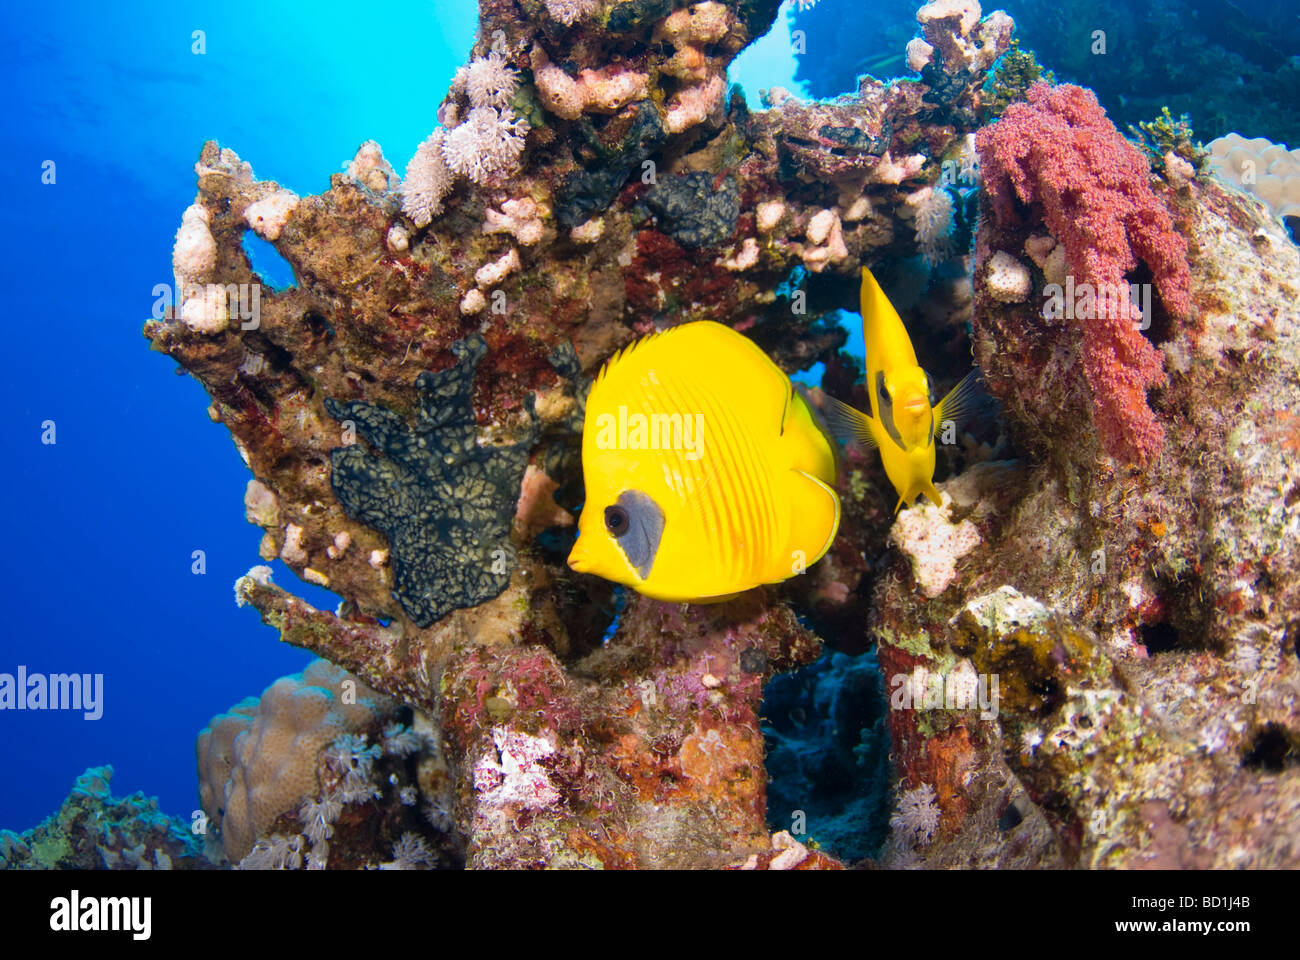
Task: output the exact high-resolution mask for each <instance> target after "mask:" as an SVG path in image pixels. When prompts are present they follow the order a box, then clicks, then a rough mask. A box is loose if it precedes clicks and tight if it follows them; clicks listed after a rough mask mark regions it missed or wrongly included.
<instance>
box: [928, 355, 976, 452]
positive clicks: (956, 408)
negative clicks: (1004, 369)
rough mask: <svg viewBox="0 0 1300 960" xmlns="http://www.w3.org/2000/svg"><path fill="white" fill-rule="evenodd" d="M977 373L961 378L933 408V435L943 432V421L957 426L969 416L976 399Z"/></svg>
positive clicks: (972, 372) (973, 372)
mask: <svg viewBox="0 0 1300 960" xmlns="http://www.w3.org/2000/svg"><path fill="white" fill-rule="evenodd" d="M978 382H979V371H978V370H972V371H971V372H970V373H968V374H966V376H964V377H962V378H961V382H959V383H958V384H957V386H955V387H953V388H952V389H951V390H949V391H948V395H947V396H946V397H944V398H943V399H942V400H940V401H939V403H938V405H937V406H936V407H935V408H934V435H935V436H936V437H937V436H938V435H939V434H940V432H941V431H942V430H943V424H944V421H945V420H952V421H953V422H954V423H956V424H957V425H958V426H960V425H961V422H962V421H963V420H964V419H966V418H967V417H969V416H970V414H971V412H972V411H973V410H974V409H975V401H976V400H977V399H978V388H977V386H976V384H977V383H978Z"/></svg>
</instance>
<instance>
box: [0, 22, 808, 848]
mask: <svg viewBox="0 0 1300 960" xmlns="http://www.w3.org/2000/svg"><path fill="white" fill-rule="evenodd" d="M476 28H477V8H476V6H475V4H474V3H473V2H472V0H444V2H441V3H436V4H435V3H432V2H422V3H407V4H375V5H372V6H370V7H366V6H365V5H358V4H356V3H355V2H348V3H342V2H337V0H312V2H310V3H306V2H294V3H267V2H265V0H262V2H251V0H242V2H231V3H223V4H220V5H216V4H199V3H176V4H164V3H161V2H159V3H146V2H140V0H134V2H132V0H127V2H115V3H112V4H103V3H99V2H93V3H92V2H79V3H56V4H54V5H48V4H47V5H38V4H18V3H5V4H2V5H0V36H3V37H5V38H6V40H7V41H8V42H7V44H6V50H5V57H4V59H3V61H2V62H0V89H3V90H4V91H5V100H6V107H5V116H4V122H3V123H0V177H2V180H0V183H2V184H3V189H4V193H3V199H2V200H0V237H2V238H3V239H2V240H0V243H3V257H0V263H3V271H4V272H3V275H2V279H3V284H4V287H3V289H4V291H5V292H6V294H7V296H8V299H7V300H6V301H5V303H4V310H3V318H4V319H3V323H4V340H3V344H4V350H5V359H6V361H7V362H6V363H5V364H4V367H3V374H2V376H0V385H2V386H0V398H2V399H3V404H2V405H0V440H2V441H3V447H2V448H0V449H3V452H4V463H3V467H0V491H3V504H4V507H5V508H6V509H5V518H4V520H3V522H2V523H0V532H2V535H3V543H2V544H0V557H2V558H3V559H2V560H0V564H2V566H0V572H2V574H3V577H2V579H0V585H3V588H4V590H5V600H6V602H7V604H8V605H7V608H6V610H5V612H4V619H3V625H2V626H0V672H4V673H13V672H14V671H15V669H16V668H17V666H18V665H19V664H24V665H26V667H27V668H28V670H29V671H31V672H41V673H47V674H48V673H63V672H74V671H75V672H78V673H102V674H104V684H105V688H106V689H105V710H104V716H103V718H102V719H100V720H98V721H94V722H90V721H86V720H84V719H82V717H81V714H80V713H76V714H73V713H59V712H52V711H46V712H40V713H34V712H13V711H3V712H0V827H6V828H10V829H15V830H23V829H26V828H27V827H31V826H33V825H35V824H36V823H37V822H39V821H40V820H41V819H42V818H44V817H45V816H47V815H48V814H50V813H51V812H53V811H54V810H55V809H56V808H57V807H58V805H59V803H60V802H61V800H62V799H63V797H64V796H65V795H66V794H67V792H68V789H69V788H70V787H71V786H72V783H73V780H74V778H75V777H76V776H77V775H78V774H79V773H81V772H82V770H84V769H85V768H86V767H88V766H91V765H97V764H101V763H112V764H113V765H114V766H115V767H116V770H117V774H116V777H115V779H114V782H113V786H114V792H115V793H118V794H123V793H128V792H131V791H134V790H144V791H145V792H146V793H149V794H157V795H158V796H159V797H160V800H161V802H162V807H163V809H164V810H166V811H168V812H170V813H173V814H177V815H181V816H183V817H186V818H188V816H189V813H190V811H191V810H193V809H194V808H195V806H197V801H196V796H197V785H196V779H195V772H194V738H195V736H196V734H197V733H198V731H199V730H200V729H201V728H202V727H204V726H205V725H206V724H207V722H208V719H209V718H210V717H211V716H212V715H213V714H215V713H219V712H222V711H224V710H225V709H227V708H228V707H229V706H230V705H231V704H233V703H235V702H237V701H238V700H240V699H241V698H243V697H245V696H248V695H250V694H257V693H260V692H261V691H262V690H263V689H264V688H265V687H266V686H268V685H269V684H270V683H271V682H272V681H273V680H275V678H276V677H279V676H281V675H283V674H286V673H292V672H294V671H296V670H298V669H301V667H302V665H303V664H305V663H306V662H307V660H308V657H307V655H306V654H304V653H302V652H301V651H297V650H294V649H291V648H288V647H283V646H281V645H280V644H279V643H278V641H277V638H276V634H275V632H274V631H273V630H271V629H270V628H268V627H265V626H263V625H262V624H261V623H260V621H259V620H258V618H257V615H256V614H255V613H254V612H252V611H251V610H249V609H244V610H240V609H237V608H236V607H235V604H234V602H233V593H232V589H231V588H232V585H233V583H234V581H235V579H236V578H237V577H238V576H240V575H241V574H243V573H244V572H245V571H246V570H247V569H248V568H249V567H250V566H251V565H253V564H257V563H260V562H261V560H260V559H259V558H258V556H257V545H258V541H259V540H260V537H261V532H260V530H258V529H257V528H256V527H252V526H250V525H248V524H247V523H246V522H245V520H244V509H243V491H244V486H245V484H246V483H247V481H248V479H249V473H248V471H247V470H246V469H245V468H244V466H243V463H242V461H241V460H240V458H239V456H238V454H237V453H236V451H235V449H234V447H233V444H232V443H231V440H230V437H229V435H228V434H227V433H226V431H225V429H224V428H222V427H220V426H218V425H216V424H213V423H212V422H211V421H210V420H209V419H208V417H207V414H206V413H205V410H206V408H207V404H208V398H207V395H206V394H205V393H204V391H203V390H202V388H201V387H200V386H199V385H198V383H197V382H195V381H194V380H192V379H191V378H189V377H188V376H180V377H178V376H176V375H175V370H176V364H175V363H174V362H172V361H170V360H168V359H167V358H166V357H164V356H162V355H161V354H158V353H154V352H152V351H150V350H149V348H148V343H147V341H145V340H144V339H143V337H142V336H141V332H140V331H141V327H142V326H143V323H144V321H145V320H146V319H147V318H148V317H149V316H150V311H151V308H152V304H153V295H152V292H151V291H152V289H153V287H154V285H155V284H158V283H171V282H172V276H171V247H172V241H173V238H174V236H175V233H176V230H177V228H178V227H179V225H180V215H181V211H183V210H184V209H185V207H186V206H188V205H189V203H190V202H191V201H192V200H193V198H194V194H195V178H194V162H195V160H196V159H197V157H198V153H199V148H200V147H201V146H202V144H203V141H204V140H207V139H216V140H218V141H220V142H221V144H222V145H223V146H229V147H232V148H233V149H235V150H236V151H237V152H238V153H239V155H240V156H241V157H242V158H243V159H244V160H246V161H248V162H249V163H251V164H252V165H253V169H254V171H255V172H256V174H257V175H258V176H259V177H262V178H267V179H274V180H277V181H279V182H280V183H281V184H283V185H284V186H286V187H288V188H289V189H292V190H294V191H295V192H297V193H299V194H302V195H305V194H309V193H319V192H321V191H322V190H325V189H327V187H328V185H329V175H330V173H332V172H335V171H338V170H340V169H341V168H342V167H343V166H344V165H345V164H346V163H347V161H348V160H349V159H351V157H352V155H353V153H354V152H355V151H356V148H357V146H358V145H359V144H360V143H361V142H362V141H364V140H367V139H374V140H377V141H379V143H380V144H381V145H382V146H383V148H384V151H385V155H386V156H387V157H388V159H389V161H390V162H392V163H393V164H394V166H396V167H397V168H398V169H399V170H401V169H402V167H403V166H404V164H405V163H406V160H407V159H408V158H409V157H410V156H411V154H412V153H413V152H414V151H415V147H416V145H417V144H418V143H419V142H420V141H421V140H422V139H423V138H424V137H425V136H427V135H428V133H429V131H430V130H431V129H432V128H433V127H434V126H435V124H436V122H437V121H436V117H435V111H436V108H437V105H438V103H439V102H440V101H441V99H442V96H443V94H444V92H445V91H446V89H447V85H448V82H449V81H450V78H451V75H452V73H453V72H454V71H455V68H456V67H457V66H458V65H459V64H461V63H462V62H464V59H465V56H466V54H467V52H468V50H469V47H470V45H471V43H472V41H473V35H474V32H475V30H476ZM786 29H787V28H786V26H785V23H784V20H782V21H781V22H780V26H779V27H778V29H777V30H776V31H774V34H773V35H772V36H769V37H768V38H766V39H765V40H764V41H763V42H762V43H761V44H760V45H756V51H751V52H750V53H748V54H747V55H746V60H745V64H744V65H738V67H737V69H736V70H735V71H733V73H734V75H735V76H736V78H737V79H738V80H740V81H742V82H744V83H745V85H746V88H747V92H748V93H750V94H751V97H752V95H753V94H755V93H756V92H757V87H758V86H759V83H758V82H757V81H758V80H759V79H761V80H763V81H764V82H762V84H761V85H762V86H771V85H774V84H784V85H786V86H790V85H791V81H790V76H791V73H792V71H793V58H792V56H791V53H790V50H789V42H788V34H787V33H786ZM194 30H203V31H205V33H206V53H204V54H203V55H196V54H194V53H192V52H191V45H192V43H193V40H192V37H191V35H192V32H193V31H194ZM769 78H770V79H769ZM46 160H53V161H54V162H55V164H56V182H55V183H54V184H53V185H44V184H42V183H41V172H42V166H41V165H42V163H43V162H44V161H46ZM47 419H50V420H53V421H55V424H56V429H57V443H56V444H55V445H53V446H46V445H42V444H41V442H40V436H41V423H42V421H44V420H47ZM194 550H204V551H205V552H206V558H207V573H206V575H203V576H196V575H194V574H192V573H191V572H190V568H191V563H192V561H191V554H192V552H193V551H194ZM277 579H278V580H279V582H280V583H282V584H283V585H285V586H286V587H287V588H289V589H290V590H293V591H295V592H297V593H299V594H300V595H302V596H305V597H307V598H308V599H310V600H311V601H312V602H314V603H317V604H319V605H321V606H324V607H328V608H332V607H333V606H334V605H335V603H336V602H337V598H335V597H333V596H332V595H329V594H325V593H324V592H323V591H320V590H316V589H314V588H312V587H310V586H308V585H306V584H303V583H301V582H300V581H298V580H297V578H296V577H294V576H293V575H292V574H291V573H289V572H288V571H287V570H286V569H285V568H283V567H280V566H278V565H277Z"/></svg>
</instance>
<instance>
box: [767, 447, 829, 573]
mask: <svg viewBox="0 0 1300 960" xmlns="http://www.w3.org/2000/svg"><path fill="white" fill-rule="evenodd" d="M789 478H790V479H789V488H788V491H789V501H788V502H789V503H790V504H791V511H790V517H791V522H790V537H789V543H788V546H789V555H788V557H786V556H782V557H780V558H779V563H780V564H782V565H783V566H784V565H786V564H787V563H788V565H789V567H790V569H788V570H787V569H782V570H778V571H777V574H778V575H779V579H781V580H784V579H786V578H787V577H790V576H792V575H794V574H796V573H799V572H801V571H802V568H804V567H810V566H812V565H813V564H814V563H816V562H817V561H818V560H820V559H821V558H822V557H824V556H825V555H826V551H827V550H829V549H830V548H831V544H832V543H834V542H835V534H836V533H837V532H838V531H839V529H840V498H839V497H838V496H837V495H836V493H835V491H834V490H832V489H831V488H830V486H829V485H828V484H827V483H826V482H825V481H824V480H821V479H820V478H818V477H815V476H813V475H812V474H810V473H805V472H804V471H803V470H791V471H790V473H789Z"/></svg>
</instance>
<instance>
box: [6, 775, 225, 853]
mask: <svg viewBox="0 0 1300 960" xmlns="http://www.w3.org/2000/svg"><path fill="white" fill-rule="evenodd" d="M112 779H113V768H112V767H111V766H102V767H92V768H91V769H89V770H87V771H86V772H85V773H83V774H82V775H81V776H79V777H77V783H76V785H75V786H74V787H73V788H72V791H71V792H70V793H69V794H68V797H67V799H66V800H64V801H63V806H62V807H60V808H59V809H58V811H57V812H56V813H54V814H53V815H52V816H50V817H49V818H47V819H46V820H45V821H44V822H42V823H41V824H40V825H39V826H36V827H33V828H32V829H31V830H27V831H24V832H23V833H14V832H13V831H12V830H0V870H202V869H205V868H207V867H210V866H211V864H210V863H209V862H208V861H207V860H206V859H205V858H204V855H203V843H202V840H201V838H200V837H199V835H198V833H197V832H195V831H193V830H192V829H191V824H189V823H186V822H185V821H182V820H176V819H173V818H172V817H169V816H167V815H166V814H165V813H162V812H161V811H159V809H158V800H157V799H156V798H154V797H146V796H145V795H144V794H142V793H134V794H132V795H131V796H129V797H114V796H113V794H112V792H111V790H110V789H109V784H110V782H111V781H112Z"/></svg>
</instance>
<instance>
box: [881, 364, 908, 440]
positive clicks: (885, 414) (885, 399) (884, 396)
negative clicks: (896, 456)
mask: <svg viewBox="0 0 1300 960" xmlns="http://www.w3.org/2000/svg"><path fill="white" fill-rule="evenodd" d="M876 406H877V408H878V409H879V410H880V423H881V425H882V426H884V428H885V432H886V433H888V434H889V435H890V436H891V437H893V438H894V442H895V443H896V444H898V445H899V446H900V447H901V446H903V438H902V437H900V436H899V435H898V428H897V427H896V426H894V401H893V399H892V398H891V397H890V396H889V388H888V387H886V386H885V371H883V370H881V371H880V372H879V373H877V374H876Z"/></svg>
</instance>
